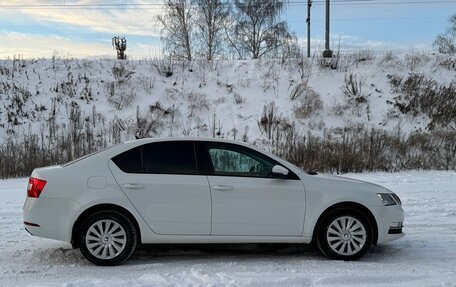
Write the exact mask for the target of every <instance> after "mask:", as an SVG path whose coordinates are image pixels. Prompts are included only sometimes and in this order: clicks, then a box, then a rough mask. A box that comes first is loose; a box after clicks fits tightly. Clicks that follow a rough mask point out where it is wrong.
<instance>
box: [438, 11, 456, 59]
mask: <svg viewBox="0 0 456 287" xmlns="http://www.w3.org/2000/svg"><path fill="white" fill-rule="evenodd" d="M449 22H450V27H448V28H447V29H446V31H445V33H443V34H440V35H438V36H437V37H436V38H435V41H434V47H436V48H437V50H438V51H439V53H444V54H451V55H453V54H456V14H455V15H453V16H451V17H450V19H449Z"/></svg>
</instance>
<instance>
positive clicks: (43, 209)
mask: <svg viewBox="0 0 456 287" xmlns="http://www.w3.org/2000/svg"><path fill="white" fill-rule="evenodd" d="M80 207H81V206H80V205H79V204H78V203H77V202H76V201H74V200H69V199H60V198H30V197H27V199H26V200H25V203H24V208H23V215H24V227H25V229H26V230H27V231H28V232H29V233H30V234H32V235H34V236H38V237H44V238H50V239H55V240H61V241H66V242H70V240H71V228H72V226H73V218H72V215H73V214H75V213H76V211H77V210H78V209H79V208H80Z"/></svg>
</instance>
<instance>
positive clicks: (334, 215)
mask: <svg viewBox="0 0 456 287" xmlns="http://www.w3.org/2000/svg"><path fill="white" fill-rule="evenodd" d="M344 223H345V225H344ZM347 226H348V228H347ZM337 227H340V230H338V228H337ZM336 232H338V233H336ZM317 236H318V237H317V243H318V248H319V249H320V251H321V252H322V253H323V254H325V255H326V256H328V257H330V258H332V259H336V260H345V261H352V260H357V259H359V258H361V257H362V256H364V255H365V254H366V252H367V250H368V249H369V247H370V246H371V244H372V240H373V230H372V224H371V223H370V222H369V219H368V217H367V216H366V215H364V214H363V213H362V212H360V211H358V210H356V209H352V208H338V209H335V210H333V211H331V212H329V213H328V214H327V215H326V216H325V218H324V219H323V220H322V221H321V224H320V225H319V228H318V233H317Z"/></svg>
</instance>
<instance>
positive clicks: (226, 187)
mask: <svg viewBox="0 0 456 287" xmlns="http://www.w3.org/2000/svg"><path fill="white" fill-rule="evenodd" d="M212 189H215V190H220V191H228V190H233V187H232V186H231V185H214V186H213V187H212Z"/></svg>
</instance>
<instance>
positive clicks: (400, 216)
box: [370, 205, 405, 244]
mask: <svg viewBox="0 0 456 287" xmlns="http://www.w3.org/2000/svg"><path fill="white" fill-rule="evenodd" d="M370 209H371V211H372V213H373V214H374V217H375V220H376V221H377V227H378V239H377V244H383V243H386V242H390V241H393V240H396V239H399V238H401V237H403V236H404V235H405V233H404V232H403V231H402V227H403V225H402V224H401V225H400V226H395V227H391V226H390V225H391V223H397V222H400V223H402V222H404V210H403V209H402V206H401V205H392V206H370Z"/></svg>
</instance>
